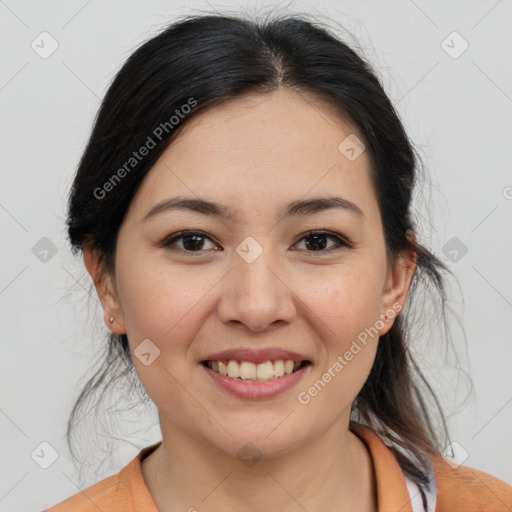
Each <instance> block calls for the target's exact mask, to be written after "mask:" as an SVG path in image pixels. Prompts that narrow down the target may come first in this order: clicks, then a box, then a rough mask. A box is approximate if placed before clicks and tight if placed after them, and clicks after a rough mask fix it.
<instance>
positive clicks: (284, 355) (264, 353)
mask: <svg viewBox="0 0 512 512" xmlns="http://www.w3.org/2000/svg"><path fill="white" fill-rule="evenodd" d="M230 359H232V360H234V361H249V362H251V363H254V364H259V363H264V362H265V361H278V360H279V359H282V360H283V361H287V360H289V359H291V360H293V361H311V359H310V358H308V357H307V356H305V355H304V354H299V353H298V352H293V351H291V350H285V349H282V348H278V347H275V348H265V349H259V350H255V349H252V348H233V349H228V350H223V351H221V352H215V354H210V355H208V356H206V357H205V358H204V359H202V362H203V361H226V360H227V361H229V360H230Z"/></svg>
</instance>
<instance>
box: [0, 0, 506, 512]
mask: <svg viewBox="0 0 512 512" xmlns="http://www.w3.org/2000/svg"><path fill="white" fill-rule="evenodd" d="M272 5H274V4H270V3H262V2H259V3H257V4H256V3H249V2H240V3H237V4H235V3H231V4H230V3H222V2H216V3H212V4H208V3H205V2H196V3H193V2H189V3H188V4H187V5H186V6H185V5H183V2H171V1H155V0H152V1H144V2H143V1H133V0H132V1H129V2H127V1H124V2H121V1H109V2H100V1H97V0H96V1H94V0H92V1H91V0H90V1H88V2H87V1H83V0H80V1H67V2H56V1H46V2H28V1H21V0H7V1H5V2H4V1H0V40H1V46H0V48H1V49H0V51H1V62H2V65H1V68H0V106H1V112H2V115H1V118H0V130H1V132H0V140H1V141H2V150H1V151H0V159H1V161H0V169H1V173H2V176H1V177H2V186H1V188H0V226H1V235H2V240H1V243H0V255H1V266H0V312H1V319H0V328H1V333H2V358H1V365H2V372H1V379H2V380H1V387H0V393H1V396H0V432H1V434H2V435H1V436H0V439H1V443H2V444H1V453H2V458H1V464H2V466H1V475H0V510H2V511H10V512H16V511H22V510H23V511H27V510H41V509H42V508H44V507H48V506H50V505H53V504H55V503H57V502H58V501H60V500H62V499H64V498H66V497H68V496H70V495H71V494H74V493H76V492H78V490H79V489H80V488H83V487H84V486H85V485H89V484H91V483H94V482H96V481H98V480H99V479H101V478H103V477H105V476H107V475H109V474H111V473H113V472H115V471H118V470H119V469H120V468H121V467H122V466H123V465H124V464H126V463H127V462H128V461H129V460H131V458H132V457H134V456H135V455H136V454H137V452H138V450H139V449H140V448H141V447H142V446H145V445H147V444H149V443H151V442H154V441H155V440H158V439H159V438H158V429H157V428H155V427H151V425H152V421H153V420H154V416H151V414H149V413H148V414H147V416H145V417H144V418H143V419H141V416H140V415H137V416H136V419H137V420H138V421H139V423H140V425H141V432H139V433H137V434H132V432H133V428H132V427H133V423H130V419H129V418H128V417H120V418H119V422H118V428H119V435H118V437H120V438H121V440H120V441H118V442H115V443H114V445H113V450H114V452H113V453H114V455H115V457H113V458H112V459H109V461H107V462H106V463H105V464H103V465H101V466H99V468H98V471H97V472H96V473H95V472H94V468H93V467H92V466H91V467H90V468H89V474H88V475H87V474H86V475H83V474H82V475H81V474H79V472H78V471H77V469H76V468H75V467H74V466H73V465H72V463H71V461H70V459H69V456H68V451H67V448H66V443H65V439H64V437H63V436H64V433H65V422H66V420H67V415H68V413H69V411H70V407H71V405H72V403H73V400H74V398H76V394H77V392H78V390H79V389H80V386H81V384H83V382H84V376H85V375H86V374H87V371H88V369H89V368H90V367H91V364H92V362H93V360H94V358H95V354H96V352H97V350H98V346H99V345H100V344H101V343H102V339H103V337H104V336H105V335H106V333H107V330H106V328H105V327H104V326H103V324H102V316H101V310H100V308H99V307H98V303H97V301H96V300H95V299H94V298H89V299H88V294H87V292H88V290H89V284H90V279H89V276H88V274H86V272H85V269H84V267H83V264H82V261H81V259H80V258H77V259H74V258H73V257H72V256H71V253H70V250H69V248H68V245H67V242H66V238H65V226H64V220H65V211H66V199H67V193H68V191H69V187H70V184H71V180H72V178H73V173H74V171H75V169H76V166H77V164H78V161H79V158H80V156H81V153H82V151H83V149H84V147H85V144H86V141H87V139H88V136H89V134H90V130H91V126H92V121H93V119H94V115H95V113H96V111H97V108H98V107H99V103H100V99H101V98H102V97H103V95H104V93H105V91H106V88H107V86H108V84H109V82H110V81H111V80H112V78H113V76H114V75H115V73H116V71H117V70H118V69H119V67H120V66H121V65H122V63H123V62H124V60H125V59H126V58H127V57H128V56H129V55H130V53H131V52H132V51H133V50H134V49H135V48H136V47H137V46H138V45H139V44H140V43H141V42H143V41H145V40H147V39H148V38H149V37H150V36H151V35H154V34H156V32H158V31H159V30H160V29H161V28H162V27H163V26H164V25H165V24H166V23H168V22H170V21H171V20H172V19H173V17H175V16H176V15H179V14H184V13H191V12H193V8H194V9H198V10H208V11H211V10H214V9H219V10H220V11H222V12H225V11H226V8H228V9H230V10H231V11H234V12H235V11H238V10H240V9H246V10H248V12H253V13H254V12H262V11H264V10H265V9H264V7H265V6H272ZM279 5H280V6H281V7H283V6H284V5H285V4H279ZM287 5H288V8H287V9H284V8H283V11H287V12H289V13H294V12H305V13H316V14H318V15H320V16H323V17H324V18H325V19H329V18H330V19H332V20H333V21H334V22H336V23H339V24H341V25H343V26H344V27H345V28H346V29H348V31H349V32H351V33H352V34H353V36H354V37H355V38H356V39H357V41H358V42H359V44H360V46H361V49H362V51H363V52H364V53H365V55H366V56H367V58H369V59H370V60H371V62H372V63H373V64H374V66H375V67H376V68H377V70H378V73H379V75H380V77H381V79H382V81H383V83H384V86H385V89H386V91H387V92H388V94H389V95H390V97H391V99H392V101H393V102H394V103H395V104H396V105H397V110H398V112H399V114H400V116H401V118H402V120H403V122H404V124H405V126H406V129H407V130H408V132H409V134H410V136H411V138H412V139H413V141H414V142H415V144H416V146H417V147H418V149H419V151H420V154H421V155H422V158H423V161H424V163H425V166H426V167H427V169H428V171H429V173H430V177H431V178H430V179H431V185H428V183H427V184H426V185H425V186H423V187H422V188H421V189H420V190H419V191H418V192H419V193H418V195H417V206H416V209H417V212H418V213H417V215H418V221H419V227H420V230H421V240H422V241H423V242H425V243H426V245H427V246H430V247H431V249H432V250H433V251H434V252H435V253H436V254H438V255H439V256H441V257H442V258H443V260H444V261H446V262H447V263H448V264H449V265H450V267H451V268H452V269H453V272H454V274H455V275H456V277H457V280H458V284H457V283H455V284H454V285H453V286H452V293H453V294H452V302H451V303H450V304H451V306H452V308H453V309H454V310H455V311H456V313H457V314H458V315H459V318H460V320H461V322H462V325H463V327H464V329H465V332H466V343H467V351H466V348H465V345H464V339H463V334H462V332H461V330H460V327H459V326H458V324H457V322H456V320H453V319H452V320H451V325H452V327H453V328H454V340H455V342H456V343H455V344H456V347H457V350H458V351H459V358H460V364H461V366H460V368H461V370H456V369H454V368H453V367H452V366H450V365H448V366H446V365H443V361H442V357H443V356H444V349H442V348H439V344H440V343H442V342H441V341H440V338H439V336H438V334H437V333H436V330H435V329H432V330H427V332H426V333H425V332H423V333H422V334H419V335H418V345H417V346H418V350H419V351H420V353H421V354H422V355H423V356H424V359H422V361H423V362H424V368H425V371H426V373H427V374H428V375H430V376H431V380H432V383H433V386H434V388H435V389H436V390H437V391H438V392H439V394H440V396H441V399H442V402H443V404H444V406H445V408H446V413H447V416H448V420H449V427H450V433H451V435H452V440H453V441H456V443H457V445H456V451H457V450H459V455H458V457H463V458H464V456H465V460H464V464H466V465H468V466H471V467H476V468H478V469H481V470H483V471H485V472H488V473H491V474H493V475H495V476H498V477H499V478H501V479H503V480H505V481H507V482H509V483H512V467H511V465H510V460H511V455H512V446H511V444H512V443H511V436H510V432H512V428H511V427H512V404H511V401H512V372H511V371H510V368H511V355H512V343H511V341H512V340H511V332H512V315H511V312H512V279H511V270H510V261H511V260H512V237H511V236H510V234H511V233H512V215H511V212H512V173H511V166H510V156H511V146H512V144H511V140H512V139H511V135H512V130H511V128H512V116H511V112H512V99H511V98H512V73H511V71H512V69H511V68H512V59H511V58H510V57H511V55H510V53H511V52H510V49H511V48H512V30H511V27H512V23H511V21H512V2H511V1H510V0H501V1H495V0H491V1H478V2H477V1H472V2H470V1H450V2H447V1H430V2H426V1H424V0H423V1H420V0H416V1H411V0H400V1H399V0H397V1H392V2H379V1H368V0H367V1H359V2H349V1H341V2H340V1H338V2H334V1H318V2H315V4H313V3H312V2H311V3H308V2H299V1H293V2H289V3H288V4H287ZM334 28H335V30H336V27H334ZM45 31H46V32H48V33H49V34H50V35H51V38H53V39H54V40H55V41H57V43H58V48H57V50H56V51H55V52H54V53H53V54H52V55H50V56H49V57H48V58H42V57H41V56H40V54H39V53H37V52H36V51H35V50H34V49H33V48H32V47H31V45H32V44H34V46H35V45H36V44H38V45H39V51H40V52H41V51H43V49H42V46H43V43H41V38H46V39H45V40H44V41H45V42H44V47H45V49H46V50H48V49H50V48H51V46H50V44H51V40H50V39H49V38H48V36H40V34H41V33H42V32H45ZM454 31H457V32H458V33H459V34H460V37H459V36H458V35H453V34H452V33H453V32H454ZM450 34H451V35H450ZM448 36H449V37H448ZM461 38H462V39H461ZM346 40H347V42H348V43H349V44H350V43H351V42H352V41H351V39H350V38H348V39H346ZM33 41H35V42H34V43H33ZM443 41H445V43H443ZM464 41H466V42H467V44H468V45H469V46H468V48H467V50H466V51H464V52H463V53H462V54H460V55H459V53H460V51H461V50H462V49H463V48H464V45H465V43H464ZM447 52H448V53H447ZM449 53H451V55H450V54H449ZM455 57H456V58H455ZM44 237H46V238H48V239H49V240H50V241H51V244H50V242H48V241H47V240H43V241H41V239H43V238H44ZM454 237H455V239H454ZM38 244H39V245H38ZM447 244H448V245H447ZM49 246H50V247H53V246H54V252H55V251H56V252H55V254H52V252H51V251H50V252H48V253H47V254H46V255H45V254H44V253H43V252H41V251H42V249H41V248H47V247H49ZM464 247H465V248H466V249H467V252H466V253H465V254H463V250H461V249H464ZM453 250H455V251H456V252H453ZM45 259H46V261H45ZM42 260H43V261H42ZM436 344H437V345H436ZM436 347H437V348H436ZM464 372H466V373H467V374H469V375H470V376H471V378H472V379H473V383H474V389H473V393H472V394H469V395H468V393H469V388H468V385H467V381H466V380H465V379H464ZM125 426H129V427H130V428H132V430H130V428H128V429H127V430H124V428H125ZM91 428H92V427H91ZM42 442H46V443H49V444H50V445H51V447H53V448H49V447H48V446H47V445H43V446H40V443H42ZM460 448H462V449H463V450H464V452H460ZM52 449H53V450H55V451H56V453H57V454H58V458H57V459H56V460H55V461H54V462H53V463H52V464H51V465H50V466H49V467H48V469H43V468H42V467H40V465H41V464H43V465H44V464H45V461H46V463H48V462H50V461H51V454H52V453H53V452H52ZM34 450H36V451H35V452H34ZM33 452H34V453H35V454H36V455H34V459H36V460H38V462H39V463H36V461H35V460H34V459H33V458H32V457H31V453H33ZM37 453H39V454H40V457H39V458H38V457H37ZM42 454H44V456H43V455H42ZM461 454H462V455H461ZM102 455H104V454H101V453H100V454H99V459H98V460H101V457H102Z"/></svg>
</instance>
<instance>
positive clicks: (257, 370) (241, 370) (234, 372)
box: [201, 359, 311, 382]
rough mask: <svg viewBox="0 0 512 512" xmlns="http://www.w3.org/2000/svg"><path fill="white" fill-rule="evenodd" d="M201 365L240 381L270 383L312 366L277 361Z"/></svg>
mask: <svg viewBox="0 0 512 512" xmlns="http://www.w3.org/2000/svg"><path fill="white" fill-rule="evenodd" d="M201 364H202V365H203V366H206V367H207V368H210V370H212V371H214V372H216V373H219V374H221V375H225V376H227V377H231V378H232V379H238V380H252V381H258V382H268V381H272V380H276V379H279V378H281V377H284V376H285V375H289V374H291V373H294V372H296V371H298V370H300V369H301V368H303V367H305V366H307V365H310V364H311V362H310V361H294V360H292V359H288V360H282V359H279V360H276V361H265V362H263V363H259V364H255V363H252V362H250V361H236V360H234V359H230V360H229V361H227V360H224V361H202V362H201Z"/></svg>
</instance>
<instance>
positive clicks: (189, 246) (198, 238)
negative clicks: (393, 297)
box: [183, 235, 204, 250]
mask: <svg viewBox="0 0 512 512" xmlns="http://www.w3.org/2000/svg"><path fill="white" fill-rule="evenodd" d="M192 239H194V242H193V243H192V244H189V243H187V240H192ZM201 241H203V237H201V236H199V235H189V236H186V237H183V247H185V249H187V250H190V249H197V248H199V249H200V248H201ZM203 242H204V241H203Z"/></svg>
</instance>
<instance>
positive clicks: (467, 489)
mask: <svg viewBox="0 0 512 512" xmlns="http://www.w3.org/2000/svg"><path fill="white" fill-rule="evenodd" d="M350 430H351V431H352V432H353V433H354V434H356V435H357V436H358V437H359V438H360V439H361V440H362V441H363V443H364V444H365V445H366V447H367V448H368V450H369V452H370V455H371V457H372V459H373V465H374V470H375V475H376V481H377V495H378V511H379V512H398V511H400V512H416V510H419V511H422V512H423V510H424V508H423V507H422V506H421V505H420V504H421V499H420V496H419V494H417V493H418V489H417V488H414V484H412V482H411V481H410V480H409V479H407V478H406V477H404V474H403V473H402V470H401V469H400V466H399V465H398V462H397V461H396V459H395V457H394V455H393V453H392V452H391V451H390V450H389V449H388V447H387V446H386V445H385V444H384V443H383V441H382V440H381V439H380V437H379V436H378V435H377V434H376V433H375V432H374V431H373V430H371V429H370V428H368V427H366V426H363V425H361V424H358V423H354V422H350ZM159 444H160V443H157V444H154V445H152V446H149V447H147V448H144V449H143V450H141V451H140V452H139V454H138V455H137V456H136V457H135V458H134V459H133V460H132V461H131V462H130V463H129V464H127V465H126V466H125V467H124V468H123V469H121V471H120V472H119V473H116V474H115V475H112V476H109V477H108V478H105V479H104V480H101V481H100V482H98V483H96V484H94V485H92V486H90V487H88V488H87V489H85V490H83V491H82V492H80V493H78V494H75V495H74V496H71V497H70V498H68V499H66V500H64V501H62V502H61V503H59V504H58V505H55V506H54V507H52V508H49V509H47V510H45V511H43V512H93V511H101V512H158V509H157V508H156V505H155V503H154V502H153V499H152V497H151V495H150V494H149V490H148V488H147V487H146V484H145V482H144V480H143V478H142V473H141V470H140V464H141V460H142V459H143V457H144V456H146V455H148V454H149V453H150V452H151V451H153V450H154V449H155V448H156V447H157V446H158V445H159ZM431 463H432V468H433V474H434V476H435V478H433V479H432V481H433V482H434V484H433V494H432V495H431V499H432V502H431V506H429V507H428V508H429V512H430V510H431V511H433V512H477V511H480V512H510V511H512V486H510V485H509V484H507V483H506V482H504V481H503V480H500V479H499V478H496V477H494V476H492V475H489V474H488V473H484V472H482V471H479V470H477V469H473V468H470V467H468V466H463V465H461V466H458V467H457V468H455V467H453V466H452V465H450V464H449V463H448V462H447V461H446V459H444V458H442V457H438V458H435V459H432V460H431ZM434 506H435V508H434Z"/></svg>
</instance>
